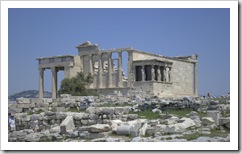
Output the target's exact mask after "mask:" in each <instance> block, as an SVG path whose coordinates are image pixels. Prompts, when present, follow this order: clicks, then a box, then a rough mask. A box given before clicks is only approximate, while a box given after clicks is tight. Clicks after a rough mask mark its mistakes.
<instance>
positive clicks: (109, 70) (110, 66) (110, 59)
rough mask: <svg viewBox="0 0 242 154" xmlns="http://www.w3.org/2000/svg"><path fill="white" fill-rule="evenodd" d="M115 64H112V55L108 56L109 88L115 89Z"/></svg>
mask: <svg viewBox="0 0 242 154" xmlns="http://www.w3.org/2000/svg"><path fill="white" fill-rule="evenodd" d="M112 73H113V63H112V53H109V54H108V88H112V87H113V76H112Z"/></svg>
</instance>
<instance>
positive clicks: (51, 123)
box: [9, 94, 230, 142]
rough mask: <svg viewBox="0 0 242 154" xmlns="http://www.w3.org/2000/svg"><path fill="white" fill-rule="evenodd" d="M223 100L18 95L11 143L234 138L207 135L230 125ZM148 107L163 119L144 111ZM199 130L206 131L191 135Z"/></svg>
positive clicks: (12, 105)
mask: <svg viewBox="0 0 242 154" xmlns="http://www.w3.org/2000/svg"><path fill="white" fill-rule="evenodd" d="M223 100H224V101H223V102H221V101H218V100H211V99H206V98H205V99H204V98H193V97H184V98H180V99H175V98H173V99H164V98H155V97H153V98H150V97H141V96H140V95H134V96H130V97H127V96H126V97H124V96H118V95H116V96H115V95H109V96H102V95H101V96H95V97H94V96H71V95H67V94H65V95H61V97H60V98H57V99H50V98H44V99H37V98H33V99H26V98H18V99H17V100H16V103H9V112H10V113H11V114H12V115H14V118H15V123H16V131H12V132H9V142H63V141H64V142H73V141H74V142H188V141H189V142H229V141H230V136H229V133H228V134H227V135H226V136H223V137H221V136H215V137H214V136H213V137H209V136H206V135H209V134H211V132H212V131H213V130H216V131H218V132H221V133H224V132H226V131H229V129H230V117H229V111H230V105H229V104H230V101H229V98H228V97H223ZM187 108H188V109H191V110H192V111H191V112H190V113H188V114H187V115H186V116H184V117H178V116H176V115H173V114H169V112H167V111H169V110H170V109H173V110H182V109H187ZM146 110H150V111H152V112H154V113H156V114H159V118H157V119H147V118H146V117H145V116H139V113H140V112H142V111H146ZM73 111H75V112H73ZM200 113H202V114H203V115H204V116H202V117H201V116H199V114H200ZM196 134H200V135H201V136H200V137H197V138H195V139H188V138H187V137H186V136H189V135H196Z"/></svg>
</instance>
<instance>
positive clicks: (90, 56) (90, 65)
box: [83, 54, 93, 75]
mask: <svg viewBox="0 0 242 154" xmlns="http://www.w3.org/2000/svg"><path fill="white" fill-rule="evenodd" d="M83 66H84V67H85V65H83ZM89 69H90V70H89V72H90V73H91V75H93V60H92V54H90V55H89Z"/></svg>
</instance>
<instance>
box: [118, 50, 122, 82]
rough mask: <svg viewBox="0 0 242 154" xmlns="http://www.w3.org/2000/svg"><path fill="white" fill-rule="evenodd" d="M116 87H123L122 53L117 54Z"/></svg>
mask: <svg viewBox="0 0 242 154" xmlns="http://www.w3.org/2000/svg"><path fill="white" fill-rule="evenodd" d="M118 87H123V80H122V51H121V52H118Z"/></svg>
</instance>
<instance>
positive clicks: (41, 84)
mask: <svg viewBox="0 0 242 154" xmlns="http://www.w3.org/2000/svg"><path fill="white" fill-rule="evenodd" d="M43 97H44V69H43V68H39V98H43Z"/></svg>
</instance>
